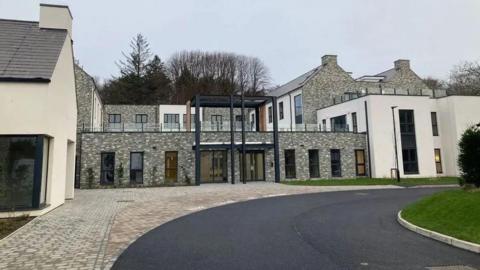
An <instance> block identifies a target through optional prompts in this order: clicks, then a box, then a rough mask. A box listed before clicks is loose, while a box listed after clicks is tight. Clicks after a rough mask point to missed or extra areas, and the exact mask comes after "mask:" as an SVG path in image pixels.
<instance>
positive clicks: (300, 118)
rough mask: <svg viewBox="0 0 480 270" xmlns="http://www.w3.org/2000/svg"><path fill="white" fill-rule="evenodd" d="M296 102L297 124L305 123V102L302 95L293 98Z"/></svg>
mask: <svg viewBox="0 0 480 270" xmlns="http://www.w3.org/2000/svg"><path fill="white" fill-rule="evenodd" d="M293 100H294V103H295V124H302V123H303V103H302V95H297V96H295V97H294V98H293Z"/></svg>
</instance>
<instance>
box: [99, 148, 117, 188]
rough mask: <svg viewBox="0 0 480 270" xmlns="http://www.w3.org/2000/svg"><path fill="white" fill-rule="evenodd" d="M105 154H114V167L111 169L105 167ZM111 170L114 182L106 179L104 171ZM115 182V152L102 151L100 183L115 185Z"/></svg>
mask: <svg viewBox="0 0 480 270" xmlns="http://www.w3.org/2000/svg"><path fill="white" fill-rule="evenodd" d="M105 155H112V156H113V168H112V169H109V170H105V169H104V162H103V161H104V156H105ZM105 172H111V173H112V176H113V179H112V182H109V181H106V180H105V179H104V173H105ZM114 183H115V152H111V151H109V152H101V153H100V185H113V184H114Z"/></svg>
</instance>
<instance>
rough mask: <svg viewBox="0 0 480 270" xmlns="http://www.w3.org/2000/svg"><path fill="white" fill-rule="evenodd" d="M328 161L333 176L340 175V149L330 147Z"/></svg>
mask: <svg viewBox="0 0 480 270" xmlns="http://www.w3.org/2000/svg"><path fill="white" fill-rule="evenodd" d="M330 163H331V169H332V176H333V177H341V176H342V162H341V160H340V149H330Z"/></svg>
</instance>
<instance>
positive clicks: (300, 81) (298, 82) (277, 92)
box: [269, 66, 321, 97]
mask: <svg viewBox="0 0 480 270" xmlns="http://www.w3.org/2000/svg"><path fill="white" fill-rule="evenodd" d="M320 68H321V67H320V66H318V67H316V68H314V69H312V70H310V71H308V72H307V73H305V74H302V75H300V76H299V77H297V78H295V79H293V80H291V81H289V82H288V83H286V84H284V85H282V86H280V87H277V88H275V89H273V90H272V91H270V93H269V95H271V96H276V97H280V96H283V95H285V94H287V93H289V92H291V91H293V90H296V89H298V88H300V87H302V86H304V85H305V84H306V83H307V82H308V81H309V80H310V79H311V78H312V77H313V75H315V74H316V73H317V72H318V71H319V70H320Z"/></svg>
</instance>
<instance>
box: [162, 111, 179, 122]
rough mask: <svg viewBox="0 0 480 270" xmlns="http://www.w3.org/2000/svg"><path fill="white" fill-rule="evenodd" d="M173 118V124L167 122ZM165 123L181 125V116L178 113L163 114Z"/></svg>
mask: <svg viewBox="0 0 480 270" xmlns="http://www.w3.org/2000/svg"><path fill="white" fill-rule="evenodd" d="M172 117H173V122H169V121H167V120H170V119H172ZM163 123H164V124H178V123H180V114H178V113H165V114H163Z"/></svg>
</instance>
